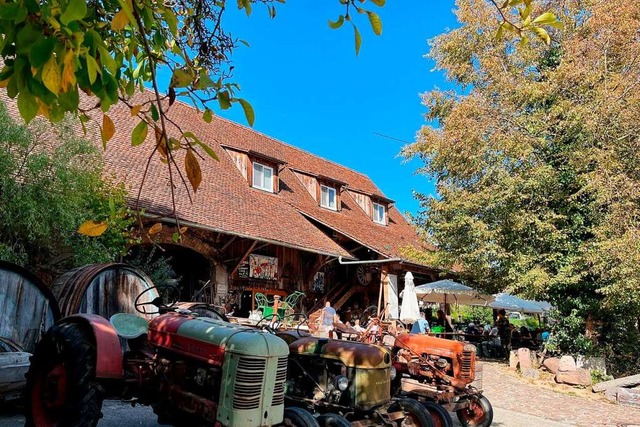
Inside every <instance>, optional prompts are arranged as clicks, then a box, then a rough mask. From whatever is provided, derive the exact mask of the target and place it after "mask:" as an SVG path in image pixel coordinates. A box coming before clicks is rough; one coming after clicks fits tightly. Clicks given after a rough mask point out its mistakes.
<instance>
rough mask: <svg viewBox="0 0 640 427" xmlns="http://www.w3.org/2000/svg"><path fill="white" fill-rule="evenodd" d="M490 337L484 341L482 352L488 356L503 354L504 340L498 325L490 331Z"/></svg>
mask: <svg viewBox="0 0 640 427" xmlns="http://www.w3.org/2000/svg"><path fill="white" fill-rule="evenodd" d="M488 338H489V339H487V340H485V341H483V342H482V354H484V355H485V356H487V357H496V356H499V355H501V354H502V342H501V341H500V332H499V330H498V328H497V327H496V326H494V327H493V328H491V331H489V337H488Z"/></svg>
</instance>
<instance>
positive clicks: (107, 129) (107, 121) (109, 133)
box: [102, 114, 116, 141]
mask: <svg viewBox="0 0 640 427" xmlns="http://www.w3.org/2000/svg"><path fill="white" fill-rule="evenodd" d="M114 133H116V127H115V125H114V124H113V120H111V117H109V116H107V115H106V114H105V115H104V116H102V136H103V138H104V139H105V141H109V140H110V139H111V138H112V137H113V134H114Z"/></svg>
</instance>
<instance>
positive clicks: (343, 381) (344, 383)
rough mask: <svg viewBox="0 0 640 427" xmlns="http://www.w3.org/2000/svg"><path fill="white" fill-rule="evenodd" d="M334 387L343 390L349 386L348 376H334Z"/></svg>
mask: <svg viewBox="0 0 640 427" xmlns="http://www.w3.org/2000/svg"><path fill="white" fill-rule="evenodd" d="M336 387H337V388H338V390H340V391H345V390H346V389H347V387H349V378H347V377H345V376H344V375H338V376H337V377H336Z"/></svg>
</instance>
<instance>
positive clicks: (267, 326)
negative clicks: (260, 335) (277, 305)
mask: <svg viewBox="0 0 640 427" xmlns="http://www.w3.org/2000/svg"><path fill="white" fill-rule="evenodd" d="M281 323H282V322H281V321H280V317H278V315H277V314H276V313H273V314H269V315H266V316H264V317H263V318H262V319H260V320H258V323H256V328H261V329H264V330H265V331H267V332H269V333H271V334H275V333H276V331H277V330H278V328H279V327H280V324H281Z"/></svg>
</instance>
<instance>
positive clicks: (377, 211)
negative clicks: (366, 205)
mask: <svg viewBox="0 0 640 427" xmlns="http://www.w3.org/2000/svg"><path fill="white" fill-rule="evenodd" d="M386 216H387V209H386V208H385V207H384V205H381V204H380V203H374V204H373V222H375V223H377V224H382V225H386V224H387V218H386Z"/></svg>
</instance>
